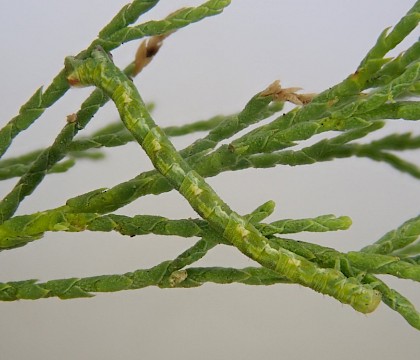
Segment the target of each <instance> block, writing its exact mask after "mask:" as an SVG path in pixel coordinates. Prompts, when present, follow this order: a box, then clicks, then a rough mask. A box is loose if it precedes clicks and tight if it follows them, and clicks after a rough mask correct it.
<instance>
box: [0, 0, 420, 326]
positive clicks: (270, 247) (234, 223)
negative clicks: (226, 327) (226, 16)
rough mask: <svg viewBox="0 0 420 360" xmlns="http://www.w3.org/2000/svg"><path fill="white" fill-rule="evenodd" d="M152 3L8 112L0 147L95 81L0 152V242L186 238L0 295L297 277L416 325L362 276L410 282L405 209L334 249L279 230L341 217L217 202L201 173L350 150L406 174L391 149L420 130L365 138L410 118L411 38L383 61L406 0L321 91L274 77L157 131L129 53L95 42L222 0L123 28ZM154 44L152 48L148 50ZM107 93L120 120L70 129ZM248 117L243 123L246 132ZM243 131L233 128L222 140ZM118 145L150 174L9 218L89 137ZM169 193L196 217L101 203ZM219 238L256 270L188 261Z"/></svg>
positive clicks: (417, 322)
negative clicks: (242, 98)
mask: <svg viewBox="0 0 420 360" xmlns="http://www.w3.org/2000/svg"><path fill="white" fill-rule="evenodd" d="M157 3H158V1H144V0H143V1H139V0H135V1H133V2H132V3H131V4H129V5H127V6H125V7H124V8H123V9H121V10H120V12H119V13H118V14H117V15H116V16H115V17H114V19H113V20H112V21H111V22H110V23H109V24H108V25H107V26H105V28H104V29H102V30H101V31H100V32H99V36H98V38H97V39H96V40H94V41H93V42H92V43H91V45H90V46H89V47H88V48H87V49H86V50H84V51H82V52H80V53H79V54H78V55H77V56H75V57H68V58H66V62H65V69H63V70H62V71H60V73H59V74H58V75H57V76H56V77H55V78H54V80H53V81H52V83H51V85H50V86H48V87H47V88H46V89H45V91H44V90H43V89H42V88H40V89H38V90H37V91H36V92H35V94H34V95H33V96H32V97H31V98H30V99H29V100H28V101H27V102H26V103H25V104H24V105H23V106H22V107H21V109H20V111H19V114H18V115H17V116H16V117H14V118H13V119H11V120H10V121H9V122H8V123H7V124H6V126H5V127H3V128H2V129H1V130H0V156H1V155H3V154H4V153H5V152H6V151H7V149H8V147H9V145H10V144H11V143H12V141H13V139H14V138H15V137H16V136H17V135H19V133H21V132H22V131H24V130H26V129H28V128H29V127H30V126H31V125H32V124H33V123H34V122H35V121H36V119H37V118H39V117H40V116H41V115H42V113H43V112H44V110H45V109H46V108H48V107H50V106H52V105H53V104H54V103H55V101H57V100H58V99H59V98H60V97H62V96H63V95H64V94H65V93H66V92H67V90H68V89H69V85H83V86H95V87H96V89H95V90H94V91H93V92H92V94H91V95H90V96H89V97H88V98H87V99H86V100H85V101H84V102H83V103H82V105H81V107H80V110H79V111H78V112H77V113H76V114H74V115H72V116H71V117H69V119H68V123H67V124H66V126H65V127H64V128H63V129H62V131H61V132H60V133H59V134H58V136H57V138H56V139H55V141H54V143H53V144H52V145H51V146H50V147H48V148H46V149H40V150H37V151H34V152H31V153H28V154H26V155H23V156H20V157H15V158H12V157H10V158H6V159H2V160H0V180H5V179H10V178H13V177H20V179H19V180H18V182H17V184H16V185H15V187H14V188H13V189H12V190H11V191H10V192H9V193H8V194H7V195H6V196H5V197H4V199H3V200H2V201H0V249H1V250H2V251H6V250H10V249H13V248H16V247H21V246H25V245H26V244H28V243H29V242H33V241H38V240H40V239H42V238H43V236H44V235H45V233H46V232H62V231H64V232H82V231H95V232H110V231H114V232H118V233H120V234H121V235H126V236H140V235H144V234H159V235H176V236H181V237H196V238H198V240H197V242H196V243H195V244H194V245H193V246H191V247H190V248H189V249H187V250H186V251H184V252H183V253H182V254H180V255H179V256H178V257H176V258H175V259H173V260H167V261H164V262H162V263H160V264H157V265H156V266H153V267H152V268H150V269H139V270H135V271H133V272H130V273H125V274H115V275H100V276H94V277H86V278H70V279H58V280H51V281H47V282H37V281H36V280H33V279H30V280H23V281H14V282H4V283H0V299H1V300H4V301H13V300H19V299H40V298H46V297H59V298H61V299H71V298H78V297H91V296H93V295H94V294H95V293H98V292H115V291H121V290H129V289H140V288H143V287H147V286H158V287H161V288H183V287H185V288H187V287H197V286H200V285H202V284H204V283H206V282H213V283H217V284H229V283H233V282H237V283H243V284H248V285H273V284H278V283H297V284H300V285H303V286H306V287H309V288H312V289H313V290H315V291H317V292H320V293H323V294H327V295H330V296H332V297H334V298H336V299H337V300H338V301H340V302H342V303H345V304H349V305H351V306H352V307H353V308H354V309H355V310H357V311H360V312H362V313H369V312H372V311H374V310H375V309H376V307H377V306H378V304H379V303H380V302H381V301H383V302H384V303H385V304H386V305H388V306H389V307H390V308H391V309H393V310H395V311H397V312H399V313H400V314H401V315H402V316H403V317H404V318H405V319H406V320H407V322H408V323H409V324H411V325H412V326H413V327H415V328H417V329H420V315H419V313H418V312H417V310H416V309H415V308H414V307H413V306H412V304H411V303H410V302H409V300H408V299H406V298H405V297H404V296H403V295H401V294H399V293H398V292H396V291H395V290H393V289H391V288H389V287H388V286H387V285H386V284H385V283H384V282H383V281H382V280H380V279H378V278H377V277H376V275H378V274H388V275H392V276H394V277H398V278H402V279H410V280H413V281H416V282H419V281H420V261H419V258H420V255H419V254H420V246H419V244H418V239H419V237H420V226H419V224H420V222H419V218H418V217H416V218H413V219H410V220H408V221H406V222H405V223H404V224H402V225H401V226H400V227H399V228H397V229H395V230H392V231H390V232H389V233H387V234H385V235H384V236H383V237H382V238H381V239H379V240H378V241H376V242H374V243H373V244H371V245H369V246H366V247H365V248H364V249H362V250H360V251H351V252H348V253H341V252H338V251H336V250H334V249H331V248H327V247H323V246H320V245H315V244H312V243H308V242H302V241H298V240H294V239H293V240H292V239H286V238H284V237H283V236H284V235H285V234H298V233H300V232H304V231H306V232H326V231H338V230H346V229H348V228H349V227H350V225H351V220H350V218H348V217H346V216H341V217H336V216H334V215H321V216H318V217H315V218H306V219H280V220H278V221H274V222H271V223H264V222H263V221H264V219H266V218H267V217H268V216H269V215H270V214H271V213H272V212H273V210H274V203H273V202H272V201H269V202H267V203H265V204H263V205H261V206H260V207H259V208H257V209H256V210H255V211H254V212H253V213H251V214H249V215H246V216H241V215H239V214H237V213H235V212H234V211H233V210H231V209H230V207H229V206H228V205H227V204H226V203H225V202H224V201H223V200H222V199H221V198H220V197H219V196H218V195H217V193H216V192H215V191H214V190H213V189H212V188H211V187H210V185H209V184H208V183H207V182H206V180H205V178H206V177H211V176H216V175H218V174H220V173H221V172H224V171H238V170H241V169H245V168H249V167H254V168H267V167H274V166H277V165H280V164H281V165H289V166H298V165H304V164H314V163H317V162H321V161H330V160H333V159H339V158H347V157H352V156H355V157H366V158H370V159H372V160H375V161H383V162H386V163H388V164H389V165H391V166H392V167H394V168H395V169H397V170H399V171H401V172H405V173H407V174H409V175H411V176H413V177H414V178H420V169H419V168H418V167H417V166H416V165H415V164H412V163H410V162H408V161H406V160H403V159H402V158H400V157H399V155H398V152H401V151H404V150H414V149H419V147H420V137H418V136H413V135H411V134H391V135H388V136H386V137H384V138H382V139H378V140H373V141H370V140H367V141H366V138H367V136H368V135H369V134H371V133H373V132H375V131H377V130H379V129H381V128H382V127H383V126H384V124H385V123H386V122H387V121H392V119H403V120H407V121H416V120H419V119H420V106H419V102H418V101H417V96H418V94H419V88H420V61H419V55H420V47H419V42H415V43H414V44H412V45H411V46H409V47H408V49H407V50H406V51H405V52H403V53H401V54H400V55H398V56H396V57H394V58H385V56H386V55H387V53H388V52H389V51H390V50H392V49H393V48H395V46H397V45H398V44H399V43H401V42H402V41H403V40H404V39H405V38H406V36H407V35H408V34H410V33H411V32H412V31H413V30H414V29H415V28H416V27H417V26H418V22H419V19H420V1H418V2H416V4H415V5H414V6H413V8H412V9H411V10H410V11H409V12H408V13H407V14H406V15H405V16H404V17H403V18H402V19H401V20H400V21H399V22H398V24H396V25H395V26H394V27H393V29H392V30H385V31H384V32H382V34H380V36H379V38H378V41H377V43H376V44H375V45H374V46H373V47H372V49H371V50H370V51H369V52H368V53H367V55H366V56H365V58H364V59H363V60H362V61H361V63H360V65H359V66H358V68H357V69H356V71H355V72H354V73H353V74H350V75H349V76H348V77H347V78H345V79H344V80H343V81H342V82H340V83H339V84H337V85H335V86H333V87H331V88H329V89H327V90H325V91H324V92H322V93H320V94H318V95H312V94H306V95H302V94H296V93H295V91H296V89H295V88H289V89H281V88H280V86H279V84H278V83H273V84H272V85H270V86H269V87H268V88H267V89H265V90H263V91H261V92H259V93H258V94H256V95H254V96H253V97H251V99H250V100H249V102H248V103H247V104H246V106H245V107H244V109H243V110H242V111H239V112H238V113H235V114H231V115H219V116H215V117H213V118H211V119H209V120H202V121H198V122H195V123H191V124H185V125H183V126H180V127H170V128H166V129H161V128H159V127H158V126H157V125H156V124H155V122H154V120H153V118H152V116H151V114H150V106H149V107H148V106H146V105H145V104H144V102H143V100H142V99H141V96H140V94H139V93H138V90H137V88H136V87H135V85H134V83H133V82H132V81H131V79H130V76H134V75H135V74H136V73H137V71H135V69H134V68H135V62H133V63H131V64H129V65H128V66H127V67H126V69H125V70H124V71H123V70H120V69H119V68H118V67H117V66H116V65H114V64H113V62H112V60H111V59H110V57H109V55H108V52H109V51H111V50H113V49H115V48H117V47H119V46H121V45H122V44H123V43H125V42H128V41H131V40H136V39H140V38H144V37H148V36H149V37H155V39H157V42H159V41H162V39H163V38H159V36H165V37H166V36H168V35H169V34H170V33H172V32H173V31H175V30H177V29H180V28H182V27H185V26H187V25H189V24H192V23H194V22H197V21H199V20H201V19H204V18H206V17H208V16H212V15H216V14H219V13H221V12H222V11H223V9H224V8H225V7H226V6H227V5H229V1H222V0H210V1H207V2H205V3H203V4H202V5H200V6H197V7H195V8H184V9H181V10H179V11H176V12H174V13H172V14H170V15H169V16H168V17H166V18H165V19H162V20H153V21H148V22H145V23H143V24H139V25H131V24H133V23H134V22H136V21H137V19H138V18H139V17H140V15H141V14H143V13H145V12H146V11H148V10H149V9H150V8H152V7H153V6H155V5H156V4H157ZM157 50H158V48H155V49H154V50H153V51H151V53H153V54H152V55H149V56H153V55H154V53H155V52H156V51H157ZM149 60H150V59H149ZM108 100H112V101H113V102H114V104H115V106H116V108H117V109H118V111H119V114H120V117H121V120H122V122H121V121H119V122H117V123H115V124H111V125H108V126H106V127H104V128H103V129H101V130H99V131H97V132H96V133H94V134H93V135H91V136H89V137H83V138H78V139H75V136H76V135H77V134H78V132H79V131H82V130H83V129H84V128H85V127H86V125H87V124H88V123H89V121H90V120H91V119H92V117H93V116H94V115H95V114H96V112H97V111H98V109H99V108H100V107H102V106H103V105H105V104H106V103H107V102H108ZM285 101H290V102H292V103H294V104H295V105H297V106H296V107H295V108H293V109H292V110H290V111H289V112H287V113H286V114H282V115H281V116H278V117H277V118H274V120H271V121H269V122H268V123H266V124H265V125H257V124H258V123H259V122H261V121H262V120H265V119H268V118H270V117H271V116H275V115H276V114H277V113H278V112H279V111H281V110H282V108H283V105H284V102H285ZM251 125H254V129H253V130H250V131H247V129H248V127H249V126H251ZM244 130H246V131H245V133H244V135H242V136H240V137H238V138H235V139H231V138H232V137H233V136H235V135H236V134H238V133H239V132H242V131H244ZM197 131H206V132H207V135H206V136H204V137H203V138H201V139H199V140H196V141H195V142H194V143H192V144H191V145H189V146H188V147H186V148H185V149H183V150H181V151H177V150H176V149H175V148H174V146H173V145H172V143H171V141H170V139H169V137H173V136H181V135H186V134H191V133H194V132H197ZM319 134H324V137H323V138H322V139H321V140H318V141H317V142H315V143H313V144H312V145H310V146H307V147H304V148H301V149H299V150H296V149H293V147H294V146H295V145H297V144H298V143H299V142H300V141H301V140H306V139H310V138H312V137H313V136H315V135H319ZM225 140H229V144H228V145H226V144H224V145H222V144H221V143H222V142H223V141H225ZM132 141H136V142H138V144H139V145H140V146H141V147H142V148H143V149H144V151H145V152H146V154H147V155H148V157H149V158H150V160H151V161H152V163H153V165H154V167H155V169H156V170H154V171H149V172H144V173H142V174H139V175H138V176H136V177H135V178H134V179H131V180H128V181H126V182H123V183H120V184H118V185H116V186H114V187H112V188H110V189H96V190H92V191H90V192H88V193H85V194H80V195H78V196H76V197H73V198H70V199H68V200H67V201H66V203H65V204H63V205H62V206H60V207H58V208H55V209H44V210H42V211H40V212H37V213H33V214H28V215H18V216H14V214H15V211H16V210H17V209H18V207H19V206H20V204H21V202H22V201H23V199H24V198H25V197H26V196H29V195H30V194H31V193H32V192H33V191H35V190H36V188H37V186H38V185H39V184H40V183H41V182H42V181H43V180H44V179H45V177H46V176H48V175H49V174H51V173H54V172H65V171H69V170H70V168H71V167H72V166H73V165H74V164H75V163H76V162H77V160H78V159H79V158H82V157H83V158H88V159H92V160H94V159H98V158H100V157H101V156H102V153H101V152H100V148H102V147H117V146H123V145H125V144H127V143H128V142H132ZM93 149H96V151H92V150H93ZM171 190H176V191H178V192H179V193H180V194H181V195H183V196H184V197H185V199H186V200H187V201H188V202H189V204H190V205H191V207H192V208H193V209H194V210H195V211H196V212H197V214H198V215H199V216H200V218H197V219H178V220H173V219H167V218H164V217H161V216H155V215H153V216H152V215H145V214H142V215H136V216H133V217H128V216H125V215H119V214H116V213H114V212H115V211H116V210H118V209H120V208H122V207H124V206H125V205H127V204H130V203H131V202H133V201H134V200H136V199H137V198H139V197H141V196H145V195H147V194H155V195H158V194H161V193H164V192H167V191H171ZM220 245H229V246H234V247H236V248H237V249H238V250H239V251H241V252H242V253H243V254H245V255H246V256H248V257H249V258H251V259H253V260H255V261H256V262H257V263H259V264H260V267H248V268H245V269H235V268H219V267H208V268H200V267H192V266H191V265H192V264H193V263H195V262H196V261H197V260H199V259H201V258H202V257H203V256H205V255H206V254H207V252H208V251H209V250H210V249H212V248H214V247H216V246H220Z"/></svg>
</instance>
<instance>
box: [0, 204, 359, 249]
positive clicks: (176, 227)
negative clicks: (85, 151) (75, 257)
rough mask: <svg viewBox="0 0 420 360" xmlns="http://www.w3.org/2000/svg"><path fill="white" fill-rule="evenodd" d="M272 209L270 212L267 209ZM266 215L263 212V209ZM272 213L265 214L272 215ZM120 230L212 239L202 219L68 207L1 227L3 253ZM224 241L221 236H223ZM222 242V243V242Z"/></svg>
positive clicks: (339, 226)
mask: <svg viewBox="0 0 420 360" xmlns="http://www.w3.org/2000/svg"><path fill="white" fill-rule="evenodd" d="M264 206H265V208H264V209H265V211H268V210H270V212H271V211H272V208H273V207H274V204H273V203H272V202H268V203H266V204H264ZM267 209H268V210H267ZM259 211H260V213H262V211H263V210H259ZM268 215H269V214H267V213H266V214H265V216H268ZM249 221H250V222H251V223H252V224H254V225H255V226H256V227H257V228H258V229H259V230H260V231H261V233H262V234H263V235H274V234H291V233H298V232H302V231H310V232H324V231H337V230H345V229H348V228H349V227H350V225H351V220H350V218H348V217H347V216H340V217H335V216H334V215H322V216H318V217H315V218H307V219H284V220H280V221H275V222H272V223H270V224H262V223H260V221H261V220H260V218H256V215H255V214H253V215H252V217H251V215H250V218H249ZM85 230H89V231H103V232H109V231H117V232H119V233H120V234H122V235H128V236H135V235H145V234H156V235H176V236H181V237H192V236H200V237H202V236H204V235H205V234H207V236H208V233H207V232H208V223H207V222H206V221H204V220H199V219H180V220H171V219H167V218H165V217H162V216H156V215H135V216H133V217H129V216H125V215H117V214H109V215H100V214H95V213H72V212H69V209H68V208H66V207H61V208H57V209H52V210H47V211H42V212H39V213H35V214H30V215H21V216H14V217H13V218H11V219H10V220H7V221H5V222H4V223H3V224H2V225H0V250H6V249H12V248H14V247H20V246H24V245H26V244H27V243H29V242H32V241H35V240H38V239H41V238H42V237H43V236H44V234H45V232H49V231H52V232H55V231H68V232H81V231H85ZM219 238H220V236H219ZM219 241H220V240H219Z"/></svg>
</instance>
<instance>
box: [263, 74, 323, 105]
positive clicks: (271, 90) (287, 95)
mask: <svg viewBox="0 0 420 360" xmlns="http://www.w3.org/2000/svg"><path fill="white" fill-rule="evenodd" d="M301 89H302V88H300V87H290V88H284V89H283V88H282V87H281V85H280V80H276V81H274V82H273V83H272V84H270V85H269V86H268V87H267V89H265V90H264V91H262V92H261V93H260V95H261V96H272V97H273V100H276V101H289V102H291V103H293V104H295V105H305V104H308V103H310V102H311V101H312V99H313V98H314V97H315V96H316V94H296V91H299V90H301Z"/></svg>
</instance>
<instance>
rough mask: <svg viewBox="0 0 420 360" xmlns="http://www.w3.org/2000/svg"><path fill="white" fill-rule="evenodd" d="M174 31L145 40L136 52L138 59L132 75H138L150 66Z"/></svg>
mask: <svg viewBox="0 0 420 360" xmlns="http://www.w3.org/2000/svg"><path fill="white" fill-rule="evenodd" d="M172 33H173V31H171V32H168V33H166V34H162V35H156V36H152V37H151V38H149V39H147V40H144V41H143V42H142V43H141V44H140V46H139V48H138V49H137V52H136V57H135V59H134V69H133V73H132V75H133V76H135V75H137V74H138V73H139V72H140V71H142V70H143V68H144V67H146V65H148V64H149V63H150V62H151V61H152V59H153V57H154V56H155V55H156V54H157V53H158V51H159V49H160V48H161V46H162V45H163V40H165V39H166V38H167V37H168V36H169V35H171V34H172Z"/></svg>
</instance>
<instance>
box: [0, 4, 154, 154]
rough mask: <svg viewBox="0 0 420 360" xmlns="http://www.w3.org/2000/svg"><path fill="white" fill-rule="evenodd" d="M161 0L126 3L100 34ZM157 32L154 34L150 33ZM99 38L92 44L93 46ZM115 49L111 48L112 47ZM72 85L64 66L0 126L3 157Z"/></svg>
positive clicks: (103, 35) (132, 19) (105, 35)
mask: <svg viewBox="0 0 420 360" xmlns="http://www.w3.org/2000/svg"><path fill="white" fill-rule="evenodd" d="M158 2H159V0H134V1H133V2H132V4H129V5H126V6H124V7H123V8H122V9H121V10H120V12H119V13H118V14H117V15H116V16H115V17H114V18H113V19H112V21H111V22H110V23H109V24H108V25H106V26H105V27H104V28H103V29H102V30H101V31H100V32H99V38H100V39H101V38H102V39H105V38H108V37H109V36H111V35H112V34H113V33H114V32H116V31H118V30H121V29H122V28H124V27H126V26H128V25H130V24H131V23H133V22H135V21H136V20H137V18H138V17H139V16H140V15H142V14H144V13H145V12H147V11H148V10H150V9H151V8H152V7H153V6H155V5H156V4H157V3H158ZM150 35H154V34H150ZM95 42H96V41H93V42H92V44H91V45H90V46H89V48H88V49H92V48H93V47H94V46H95ZM109 50H111V49H109ZM68 89H69V85H68V82H67V79H66V74H65V71H64V69H62V70H61V71H60V72H59V73H58V74H57V75H56V77H55V78H54V79H53V81H52V82H51V84H50V85H49V86H48V87H47V89H46V90H45V91H43V90H42V87H41V88H39V89H38V90H37V91H36V92H35V93H34V94H33V95H32V97H31V98H30V99H29V100H28V101H27V102H26V103H25V104H24V105H23V106H22V107H21V108H20V110H19V115H17V116H15V117H14V118H13V119H11V120H10V121H9V123H8V124H6V126H5V127H3V128H2V129H0V158H1V157H2V155H3V154H4V153H5V151H6V150H7V149H8V147H9V146H10V144H11V142H12V141H13V139H14V138H15V137H16V136H17V135H18V134H19V133H20V132H21V131H23V130H26V129H27V128H28V127H29V126H30V125H31V124H33V123H34V122H35V121H36V120H37V119H38V118H39V117H40V116H41V115H42V114H43V113H44V111H45V109H47V108H48V107H50V106H51V105H53V104H54V103H55V102H56V101H57V100H58V99H59V98H61V97H62V96H63V95H64V94H65V93H66V92H67V90H68Z"/></svg>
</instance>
